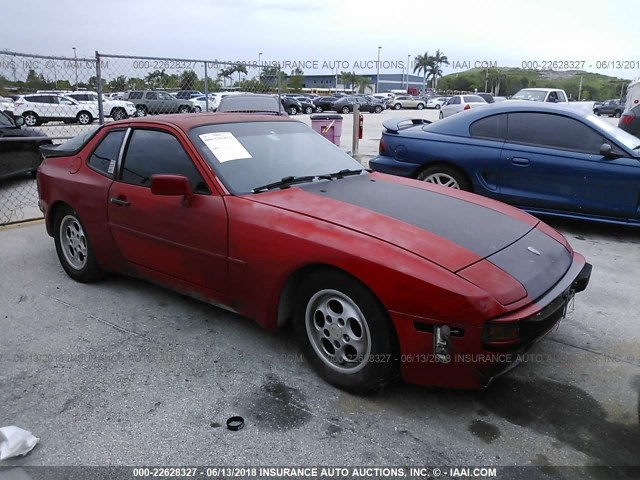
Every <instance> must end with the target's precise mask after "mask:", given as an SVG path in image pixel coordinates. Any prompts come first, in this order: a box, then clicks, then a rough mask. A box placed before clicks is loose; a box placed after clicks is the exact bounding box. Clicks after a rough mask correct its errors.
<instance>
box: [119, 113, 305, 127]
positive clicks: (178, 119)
mask: <svg viewBox="0 0 640 480" xmlns="http://www.w3.org/2000/svg"><path fill="white" fill-rule="evenodd" d="M296 121H297V120H293V119H289V118H288V117H278V116H274V115H256V114H245V113H242V114H240V113H187V114H185V113H182V114H178V113H176V114H171V115H161V116H158V117H151V118H150V117H134V118H128V119H125V120H119V121H117V122H109V123H108V124H107V125H122V124H125V125H126V124H130V125H132V126H135V125H136V124H145V123H156V124H159V125H169V126H174V127H178V128H180V129H181V130H184V131H185V132H186V131H189V130H191V129H192V128H194V127H199V126H202V125H218V124H225V123H249V122H296Z"/></svg>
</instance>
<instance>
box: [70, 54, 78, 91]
mask: <svg viewBox="0 0 640 480" xmlns="http://www.w3.org/2000/svg"><path fill="white" fill-rule="evenodd" d="M71 48H73V58H74V59H75V64H76V91H78V56H77V55H76V47H71Z"/></svg>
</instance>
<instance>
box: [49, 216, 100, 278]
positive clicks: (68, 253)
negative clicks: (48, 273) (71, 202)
mask: <svg viewBox="0 0 640 480" xmlns="http://www.w3.org/2000/svg"><path fill="white" fill-rule="evenodd" d="M53 232H54V240H55V244H56V253H57V254H58V260H60V264H61V265H62V268H63V269H64V271H65V272H67V275H69V276H70V277H71V278H73V279H74V280H76V281H77V282H81V283H89V282H94V281H96V280H100V279H101V278H103V277H104V276H105V274H106V272H105V271H104V270H102V269H101V268H100V266H99V265H98V262H97V260H96V257H95V254H94V253H93V247H92V246H91V242H90V241H89V237H88V236H87V233H86V231H85V229H84V227H83V225H82V222H81V221H80V217H78V213H77V212H75V211H74V210H73V209H72V208H70V207H68V206H66V205H65V206H64V207H61V208H60V209H59V210H58V211H57V212H56V216H55V219H54V228H53Z"/></svg>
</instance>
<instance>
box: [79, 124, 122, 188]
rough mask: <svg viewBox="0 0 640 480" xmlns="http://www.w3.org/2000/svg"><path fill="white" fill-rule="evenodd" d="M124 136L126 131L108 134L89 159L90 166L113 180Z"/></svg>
mask: <svg viewBox="0 0 640 480" xmlns="http://www.w3.org/2000/svg"><path fill="white" fill-rule="evenodd" d="M124 134H125V131H124V130H117V131H114V132H109V133H107V135H106V137H104V138H103V139H102V141H101V142H100V144H99V145H98V147H97V148H96V149H95V150H94V151H93V153H92V154H91V156H90V157H89V161H88V162H87V163H88V164H89V166H90V167H91V168H93V169H94V170H97V171H98V172H100V173H102V174H103V175H106V176H107V177H109V178H113V170H114V169H115V167H116V161H117V160H118V154H119V153H120V147H121V146H122V140H123V139H124Z"/></svg>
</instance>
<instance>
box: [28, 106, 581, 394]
mask: <svg viewBox="0 0 640 480" xmlns="http://www.w3.org/2000/svg"><path fill="white" fill-rule="evenodd" d="M42 151H43V154H44V156H45V157H46V159H45V161H44V162H43V163H42V165H41V166H40V168H39V173H38V189H39V194H40V207H41V209H42V211H43V212H44V213H45V217H46V226H47V231H48V233H49V234H50V235H51V236H53V238H54V240H55V245H56V251H57V253H58V257H59V259H60V263H61V264H62V266H63V268H64V269H65V271H66V272H67V273H68V274H69V275H70V276H71V277H72V278H74V279H75V280H77V281H80V282H89V281H94V280H98V279H100V278H101V277H102V276H103V275H104V274H105V272H118V273H123V274H128V275H133V276H136V277H141V278H145V279H147V280H150V281H152V282H154V283H157V284H160V285H164V286H166V287H168V288H171V289H173V290H177V291H179V292H182V293H184V294H187V295H191V296H193V297H196V298H199V299H202V300H204V301H206V302H209V303H211V304H213V305H216V306H219V307H222V308H226V309H228V310H232V311H234V312H238V313H240V314H242V315H246V316H247V317H250V318H252V319H254V320H255V321H257V322H258V323H260V324H261V325H262V326H264V327H266V328H278V327H281V326H283V325H284V324H286V323H287V322H293V327H294V330H295V333H296V337H297V339H298V341H299V343H300V346H301V348H302V350H303V352H304V354H305V355H306V357H307V358H308V360H309V363H310V364H311V365H312V366H313V367H314V368H315V370H317V372H318V373H319V374H320V375H321V376H322V377H323V378H324V379H326V380H327V381H328V382H330V383H332V384H333V385H336V386H338V387H340V388H344V389H346V390H350V391H354V392H365V391H372V390H380V389H381V388H383V387H384V386H385V385H387V384H388V383H389V382H390V381H391V380H392V379H394V377H396V376H398V375H401V376H402V378H403V379H404V380H406V381H408V382H412V383H417V384H424V385H439V386H446V387H461V388H479V387H483V386H486V385H487V384H488V383H489V382H491V380H492V379H494V378H495V377H496V376H498V375H500V374H501V373H504V372H505V371H506V370H508V369H509V368H510V367H511V366H513V365H515V364H517V363H518V361H520V360H522V358H523V357H522V356H521V354H522V353H524V352H525V351H527V349H528V348H529V347H531V345H533V344H534V343H535V342H536V341H537V340H539V339H540V338H541V337H543V336H544V335H545V334H546V333H548V332H549V331H550V330H551V329H553V328H554V326H556V325H557V324H558V322H559V321H560V320H561V319H562V318H563V317H564V316H565V314H566V311H567V305H568V304H569V303H570V302H571V300H572V298H573V295H574V293H576V292H579V291H582V290H584V289H585V288H586V286H587V284H588V282H589V278H590V274H591V265H589V264H588V263H586V261H585V259H584V257H583V256H582V255H580V254H578V253H576V252H574V251H573V250H572V249H571V247H570V246H569V244H568V243H567V241H566V240H565V239H564V237H563V236H562V235H560V234H559V233H558V232H556V231H555V230H553V229H552V228H550V227H548V226H547V225H546V224H544V223H542V222H540V221H539V220H537V219H536V218H534V217H532V216H530V215H528V214H526V213H523V212H521V211H520V210H517V209H515V208H512V207H509V206H506V205H504V204H502V203H499V202H496V201H493V200H489V199H487V198H483V197H480V196H476V195H474V194H471V193H467V192H463V191H457V190H453V189H449V188H446V187H440V186H437V185H432V184H428V183H424V182H419V181H415V180H409V179H403V178H399V177H394V176H387V175H384V174H376V173H370V172H369V171H367V170H365V169H363V168H362V166H361V165H360V164H359V163H358V162H356V161H355V160H354V159H352V158H351V157H350V156H348V155H347V154H345V153H344V152H342V151H341V150H340V149H339V148H338V147H336V146H334V145H333V144H331V143H330V142H328V141H327V140H325V139H324V138H322V137H321V136H320V135H318V134H316V133H315V132H313V131H312V130H311V129H310V128H308V127H307V126H306V125H304V124H302V123H300V122H297V121H294V120H291V119H288V118H283V117H273V116H256V115H235V114H192V115H163V116H158V117H155V118H151V117H144V118H138V119H128V120H122V121H117V122H112V123H108V124H106V125H104V126H102V127H99V128H97V129H95V130H93V131H91V132H89V133H87V134H85V135H83V136H80V137H77V138H75V139H72V140H70V141H68V142H66V143H64V144H62V145H60V146H55V147H48V148H47V147H42Z"/></svg>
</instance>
